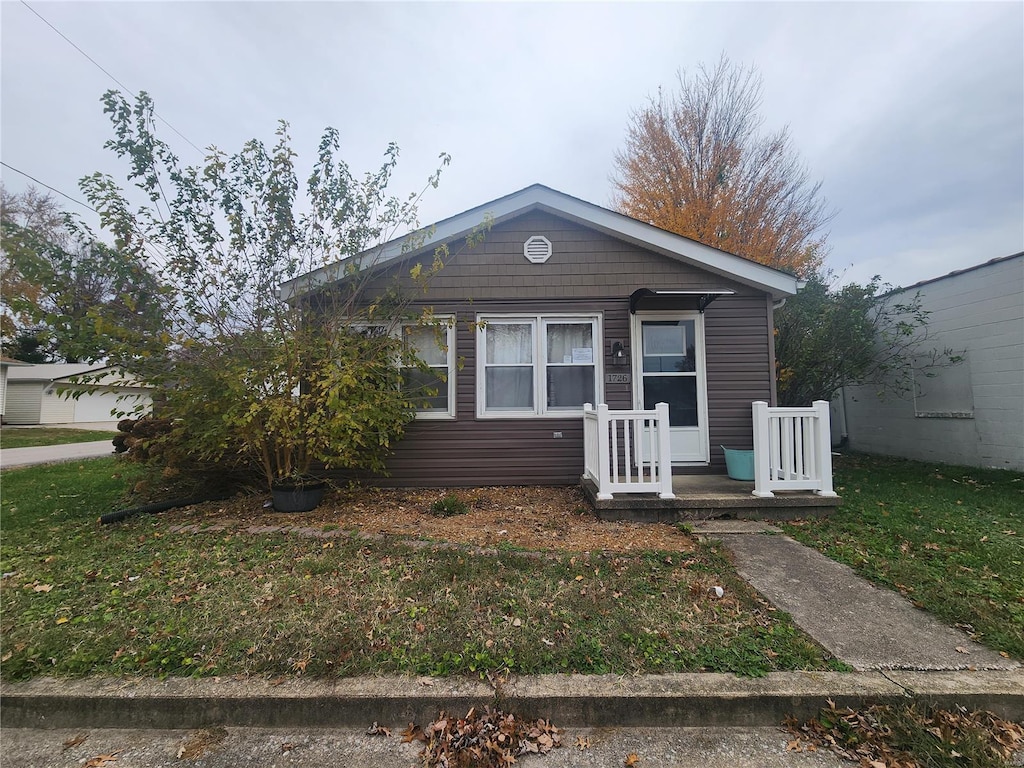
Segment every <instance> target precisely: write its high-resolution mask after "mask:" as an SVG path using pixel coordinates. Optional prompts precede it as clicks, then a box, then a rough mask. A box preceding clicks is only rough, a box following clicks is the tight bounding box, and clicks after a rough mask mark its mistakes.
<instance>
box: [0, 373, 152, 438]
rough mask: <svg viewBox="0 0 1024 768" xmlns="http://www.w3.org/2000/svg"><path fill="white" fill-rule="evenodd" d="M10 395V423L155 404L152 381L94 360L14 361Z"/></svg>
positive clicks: (94, 418) (88, 417)
mask: <svg viewBox="0 0 1024 768" xmlns="http://www.w3.org/2000/svg"><path fill="white" fill-rule="evenodd" d="M78 392H80V393H81V394H79V395H78V396H77V397H75V393H78ZM6 400H7V402H6V411H5V413H4V420H5V421H6V422H7V423H9V424H12V425H16V424H70V423H88V422H98V421H113V420H115V419H117V418H118V417H117V416H115V415H114V414H116V413H120V412H128V411H132V410H133V409H134V408H135V407H136V406H141V407H142V408H143V410H145V411H148V410H149V409H150V408H151V407H152V398H151V395H150V388H149V387H148V386H146V385H144V384H141V383H140V382H137V381H135V380H133V379H132V378H131V377H129V376H127V375H126V374H125V373H124V372H123V371H122V370H121V369H120V368H116V367H113V366H106V365H95V364H91V363H45V364H41V365H28V366H24V367H18V368H13V367H12V368H11V370H9V371H8V372H7V398H6Z"/></svg>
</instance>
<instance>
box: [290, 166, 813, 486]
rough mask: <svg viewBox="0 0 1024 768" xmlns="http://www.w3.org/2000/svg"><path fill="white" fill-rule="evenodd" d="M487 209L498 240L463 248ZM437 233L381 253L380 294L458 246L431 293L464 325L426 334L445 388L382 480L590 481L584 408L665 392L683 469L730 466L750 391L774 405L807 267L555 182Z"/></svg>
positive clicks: (319, 282)
mask: <svg viewBox="0 0 1024 768" xmlns="http://www.w3.org/2000/svg"><path fill="white" fill-rule="evenodd" d="M485 218H489V219H490V220H491V222H492V226H491V229H490V231H489V232H488V233H487V235H486V239H485V240H484V242H483V243H482V244H479V245H477V246H475V247H473V248H470V249H464V250H460V248H461V247H462V243H464V242H465V239H466V237H467V235H469V233H471V232H472V230H473V229H474V228H475V227H477V226H478V225H480V223H481V222H482V221H484V220H485ZM429 233H430V234H429V235H428V237H427V238H426V240H425V241H423V242H419V243H417V244H416V246H415V247H413V248H410V247H409V245H408V241H405V240H402V239H399V240H395V241H392V242H389V243H387V244H385V245H384V246H383V247H382V248H381V249H379V250H378V251H377V252H376V253H375V254H374V255H373V256H372V259H373V264H374V268H375V269H376V270H379V276H378V277H375V278H374V280H375V281H379V282H378V283H376V284H378V285H379V287H380V288H381V289H383V287H384V286H385V285H389V284H392V283H393V281H395V280H397V281H399V282H401V281H403V280H408V275H409V270H410V269H411V268H412V267H413V266H414V265H415V264H416V263H417V262H420V263H423V264H424V265H425V268H426V267H427V266H429V264H430V262H431V260H432V257H433V253H434V249H435V247H436V246H437V245H439V244H441V243H448V244H450V252H451V253H452V254H454V256H453V257H452V259H451V261H450V263H449V264H448V265H447V266H445V267H444V269H443V270H441V271H440V272H439V273H438V274H437V275H436V276H435V277H433V279H432V281H431V282H430V285H429V288H428V290H427V292H426V294H425V295H424V297H423V300H422V302H421V304H422V305H423V306H430V307H432V308H433V312H434V313H435V315H436V316H437V317H438V318H440V319H454V320H455V323H454V324H453V325H452V327H450V328H449V329H448V330H447V337H446V344H445V345H442V347H441V348H438V345H437V343H436V342H434V341H432V339H433V334H423V336H422V338H421V339H419V340H416V339H414V341H418V343H419V350H420V356H421V357H423V358H424V359H425V360H426V361H427V362H429V363H430V365H431V366H433V367H435V368H437V369H438V371H439V372H443V373H444V374H445V376H446V377H447V384H446V385H444V386H442V387H441V388H440V391H439V392H438V396H437V397H436V398H433V399H432V402H431V406H432V407H430V408H429V409H424V410H423V411H422V412H420V413H419V414H418V419H417V420H416V421H415V422H414V423H413V424H411V425H410V426H409V428H408V429H407V432H406V437H405V438H404V439H403V440H402V441H401V443H400V444H399V445H398V446H397V447H396V448H395V451H394V454H393V456H392V457H391V460H390V463H389V471H390V475H389V476H388V477H386V478H382V479H381V482H382V484H388V485H395V486H438V485H446V486H473V485H482V484H489V485H513V484H535V485H537V484H548V485H555V484H573V483H577V482H579V480H580V476H581V473H582V470H583V467H584V431H585V430H584V421H585V419H584V404H586V403H591V404H606V405H607V406H608V407H609V408H610V409H613V410H615V409H619V410H628V409H653V408H654V406H655V404H656V403H659V402H664V403H667V404H668V414H669V416H668V420H669V422H670V428H669V430H668V431H669V433H670V441H669V445H670V451H671V466H672V473H674V474H724V473H725V461H724V457H723V451H722V450H721V448H720V446H723V445H724V446H727V447H730V448H744V449H750V448H751V447H752V443H753V428H752V415H751V404H752V402H753V401H765V402H766V403H769V404H771V405H774V401H775V376H774V370H775V356H774V341H773V320H772V313H773V311H774V310H775V309H776V308H777V307H778V306H780V305H781V303H782V302H784V301H785V300H786V298H787V297H789V296H792V295H794V294H795V293H796V292H797V290H798V289H799V288H800V286H801V283H800V281H799V280H798V279H797V278H795V277H793V276H791V275H789V274H786V273H783V272H780V271H777V270H774V269H770V268H768V267H765V266H762V265H760V264H757V263H754V262H752V261H748V260H747V259H744V258H741V257H739V256H735V255H733V254H730V253H725V252H723V251H720V250H717V249H715V248H711V247H708V246H705V245H702V244H701V243H698V242H696V241H694V240H691V239H688V238H685V237H681V236H679V235H676V234H673V233H671V232H667V231H665V230H662V229H659V228H657V227H654V226H651V225H648V224H645V223H643V222H641V221H638V220H635V219H632V218H630V217H628V216H624V215H622V214H619V213H616V212H614V211H611V210H607V209H605V208H602V207H600V206H597V205H593V204H591V203H588V202H585V201H583V200H579V199H577V198H575V197H571V196H569V195H566V194H563V193H560V192H557V191H555V190H553V189H550V188H548V187H545V186H541V185H534V186H531V187H527V188H526V189H523V190H520V191H519V192H515V193H513V194H510V195H508V196H506V197H502V198H500V199H497V200H494V201H492V202H489V203H486V204H484V205H481V206H479V207H476V208H473V209H471V210H469V211H466V212H465V213H461V214H458V215H456V216H453V217H452V218H449V219H445V220H444V221H441V222H439V223H437V224H436V225H435V226H434V227H433V228H432V230H429ZM343 269H344V264H343V263H336V264H334V265H330V266H328V267H325V268H323V269H321V270H318V271H316V272H311V273H309V274H307V275H304V276H302V277H300V278H298V279H296V280H292V281H290V282H288V283H286V284H284V285H283V286H281V289H280V293H281V297H282V298H283V299H285V300H289V301H296V300H302V297H308V296H310V295H311V294H315V292H316V291H317V290H318V288H320V287H322V286H324V285H326V284H329V283H330V282H331V281H332V280H333V279H335V276H337V275H339V274H344V271H343ZM438 378H439V380H440V378H441V377H438ZM637 442H639V439H638V441H637ZM748 493H749V492H748ZM767 495H771V494H767Z"/></svg>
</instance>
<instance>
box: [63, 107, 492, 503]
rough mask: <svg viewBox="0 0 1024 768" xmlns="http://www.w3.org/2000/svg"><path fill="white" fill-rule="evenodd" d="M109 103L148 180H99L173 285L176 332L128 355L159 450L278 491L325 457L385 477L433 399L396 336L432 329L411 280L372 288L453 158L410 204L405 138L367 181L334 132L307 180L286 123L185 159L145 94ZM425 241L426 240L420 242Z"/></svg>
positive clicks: (140, 249)
mask: <svg viewBox="0 0 1024 768" xmlns="http://www.w3.org/2000/svg"><path fill="white" fill-rule="evenodd" d="M103 103H104V108H105V112H106V114H108V115H109V116H110V120H111V123H112V126H113V130H114V138H113V139H111V140H110V141H108V142H107V147H108V148H109V149H111V150H112V151H113V152H114V153H115V154H116V155H117V157H118V158H120V159H121V160H123V161H126V162H127V163H128V166H129V168H128V174H127V175H128V181H129V182H130V183H131V187H130V188H129V191H126V190H125V189H123V188H122V187H121V186H119V185H118V184H117V183H116V182H115V181H114V179H113V178H112V177H110V176H109V175H104V174H99V173H97V174H94V175H93V176H89V177H86V178H85V179H83V180H82V182H81V187H82V190H83V192H84V194H85V195H86V197H87V198H88V200H89V202H90V203H91V204H92V205H93V207H95V208H96V210H97V211H99V213H100V217H101V223H102V226H103V227H104V229H106V230H108V231H109V232H110V233H111V234H112V236H113V238H114V241H115V247H116V248H118V249H121V250H123V251H125V252H127V253H129V254H130V255H131V256H133V257H135V258H137V259H140V260H143V261H145V262H146V263H149V264H152V265H153V266H154V268H155V269H156V270H157V271H158V272H159V274H160V277H161V279H162V281H163V282H164V283H165V284H166V285H167V286H169V287H170V290H169V291H168V292H167V294H166V296H165V297H164V301H165V302H166V307H165V308H164V315H165V316H166V317H167V318H168V320H167V324H166V328H165V329H164V330H163V332H162V333H159V334H154V335H153V336H152V337H151V338H148V339H145V340H144V341H143V342H142V343H140V342H139V340H137V339H136V340H133V341H132V343H131V344H125V345H123V346H122V347H121V348H119V349H118V350H117V356H118V358H119V359H120V360H121V361H122V362H123V363H124V364H125V365H126V366H127V367H129V368H131V369H133V370H134V371H135V372H136V373H137V374H138V375H139V376H140V377H141V378H143V379H144V380H146V381H148V382H149V383H151V384H153V385H155V386H156V387H157V388H158V390H159V396H158V398H157V399H158V402H159V408H160V415H161V416H162V417H164V418H166V419H168V420H169V423H170V424H171V429H170V431H169V432H168V433H167V434H165V435H163V436H162V437H160V438H158V443H159V444H158V445H157V446H156V448H157V450H150V451H148V452H147V453H148V455H149V456H152V457H157V459H158V460H161V461H165V462H167V463H171V464H176V465H178V466H180V467H185V468H188V467H195V466H197V465H199V466H203V467H206V468H209V466H211V465H215V466H219V467H222V468H225V469H227V468H232V469H238V470H242V471H251V472H255V473H258V474H259V475H260V476H261V477H262V478H263V480H264V481H265V482H266V483H267V484H268V485H272V484H274V483H277V482H280V481H295V480H301V479H302V478H304V477H306V476H308V475H309V473H310V471H311V469H312V468H314V467H315V466H317V465H320V464H323V465H326V466H327V467H329V468H341V469H360V470H375V471H380V470H382V469H383V467H384V461H385V458H386V456H387V454H388V452H389V451H390V449H391V447H392V446H393V445H394V444H395V442H396V441H397V440H398V439H399V438H400V437H401V436H402V434H403V430H404V428H405V426H406V424H407V423H408V422H409V420H410V419H411V418H412V417H413V415H414V410H415V405H416V398H417V396H418V395H422V394H424V393H417V392H410V391H408V390H406V389H403V388H402V387H401V386H400V378H401V372H400V371H401V366H421V367H422V366H423V365H424V364H423V363H422V362H421V361H420V360H418V358H417V357H416V356H415V354H414V353H413V352H412V351H411V350H410V349H409V348H408V347H407V346H406V345H404V344H403V341H402V338H401V335H400V334H399V333H396V332H395V331H396V330H398V329H400V328H401V324H403V323H405V324H408V323H410V322H411V323H414V324H415V323H422V324H424V325H430V324H432V322H433V321H432V317H431V315H430V311H429V309H428V310H425V311H414V310H413V309H412V307H411V304H410V298H411V297H410V296H405V295H402V294H401V293H400V292H399V291H398V289H397V288H392V289H388V290H385V291H383V292H377V293H375V294H374V295H369V294H368V292H367V290H366V286H367V283H368V280H369V277H370V275H371V274H372V273H373V270H372V269H371V267H372V265H373V264H374V261H375V258H376V257H377V251H376V250H375V248H376V247H377V246H379V245H381V244H383V243H385V242H387V241H389V240H392V239H393V238H395V237H397V236H399V235H402V234H404V233H405V232H409V231H411V232H414V233H415V231H416V227H417V217H416V212H417V205H418V203H419V201H420V199H421V196H422V194H423V193H424V192H425V191H426V190H427V189H428V188H431V187H436V186H437V184H438V179H439V177H440V172H441V168H443V167H444V166H445V165H447V163H448V160H449V158H448V156H447V155H441V158H440V167H439V168H438V170H437V171H436V172H435V173H434V174H433V175H432V176H431V177H430V178H429V180H428V182H427V183H426V185H425V186H424V189H423V191H421V192H420V193H418V194H413V195H410V196H408V197H396V196H394V195H392V194H391V193H390V192H389V185H390V183H391V177H392V173H393V171H394V169H395V167H396V164H397V160H398V147H397V146H396V145H394V144H391V145H389V146H388V148H387V150H386V151H385V153H384V160H383V162H382V164H381V166H380V168H379V169H378V170H376V171H374V172H371V173H367V174H366V175H365V176H363V177H362V178H358V177H356V176H355V175H354V174H353V173H352V172H351V171H350V169H349V167H348V166H347V165H346V164H345V163H344V162H343V161H342V160H341V159H340V158H339V157H338V153H339V149H340V147H339V134H338V132H337V131H336V130H334V129H327V131H325V133H324V134H323V137H322V139H321V141H320V144H319V148H318V151H317V155H316V159H315V161H314V162H313V165H312V169H311V171H310V173H309V175H308V178H307V179H306V181H305V183H303V184H300V180H299V176H298V171H297V169H296V162H295V160H296V155H295V152H294V151H293V150H292V146H291V139H290V137H289V134H288V125H287V123H285V122H281V123H280V124H279V126H278V129H277V131H276V139H275V141H274V143H273V145H272V146H270V147H268V146H266V145H265V144H264V143H263V142H261V141H257V140H252V141H249V142H247V143H246V144H245V145H244V146H243V147H242V149H241V150H240V151H238V152H237V153H234V154H227V153H225V152H222V151H220V150H218V149H216V148H210V149H209V150H207V154H206V158H205V160H204V161H203V163H202V164H200V165H195V166H186V165H183V164H182V163H181V161H180V160H179V159H178V157H177V156H176V155H175V153H174V152H173V151H172V150H171V148H170V147H169V146H168V145H167V144H166V143H164V142H163V141H162V140H161V139H160V138H158V137H157V136H156V133H155V131H154V108H153V103H152V101H151V100H150V98H149V97H148V96H147V95H146V94H145V93H143V94H141V95H140V96H139V97H138V98H137V99H136V100H135V101H134V102H129V101H128V100H127V99H125V98H124V97H123V96H122V95H121V94H120V93H118V92H116V91H110V92H108V93H107V94H105V96H104V98H103ZM423 237H424V234H423V233H420V234H419V235H418V236H417V235H416V234H412V235H410V239H409V243H410V246H415V245H416V243H417V242H422V238H423ZM473 242H474V241H473V238H470V244H472V243H473ZM448 256H449V254H448V252H447V250H446V249H445V248H444V247H442V248H439V249H438V250H436V251H435V253H434V258H433V261H432V263H429V262H428V264H427V265H426V267H424V266H417V267H415V268H414V272H413V275H412V277H413V278H414V281H415V282H419V283H425V282H426V281H429V279H430V277H431V276H432V275H433V274H435V273H436V272H437V271H438V270H439V269H441V268H442V267H443V266H444V263H445V261H446V260H447V258H448ZM339 261H340V263H341V266H334V267H328V265H331V264H334V265H337V264H338V262H339ZM321 268H323V269H322V270H321V272H320V273H319V274H317V275H316V277H315V278H314V282H313V283H312V284H311V285H310V287H311V288H313V289H314V290H313V291H312V292H311V293H307V294H305V298H301V299H293V300H290V301H285V300H282V299H281V298H279V296H278V289H279V287H280V286H281V284H282V283H285V282H287V281H289V280H292V279H294V278H297V277H299V276H301V275H305V274H307V273H310V272H313V271H315V270H318V269H321ZM396 285H397V283H396ZM428 370H429V369H428ZM427 394H429V393H427ZM150 447H151V448H152V447H153V446H150Z"/></svg>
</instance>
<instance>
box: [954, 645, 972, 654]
mask: <svg viewBox="0 0 1024 768" xmlns="http://www.w3.org/2000/svg"><path fill="white" fill-rule="evenodd" d="M956 652H957V653H970V651H968V650H967V649H966V648H964V647H963V646H962V645H958V646H957V647H956Z"/></svg>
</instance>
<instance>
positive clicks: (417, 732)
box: [402, 723, 427, 744]
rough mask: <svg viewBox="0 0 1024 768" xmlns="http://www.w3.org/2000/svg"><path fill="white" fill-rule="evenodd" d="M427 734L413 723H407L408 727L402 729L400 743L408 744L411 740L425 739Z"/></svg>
mask: <svg viewBox="0 0 1024 768" xmlns="http://www.w3.org/2000/svg"><path fill="white" fill-rule="evenodd" d="M426 740H427V736H426V734H425V733H423V729H422V728H420V727H419V726H418V725H416V724H415V723H409V727H408V728H406V729H405V730H404V731H402V743H403V744H408V743H409V742H411V741H426Z"/></svg>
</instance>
